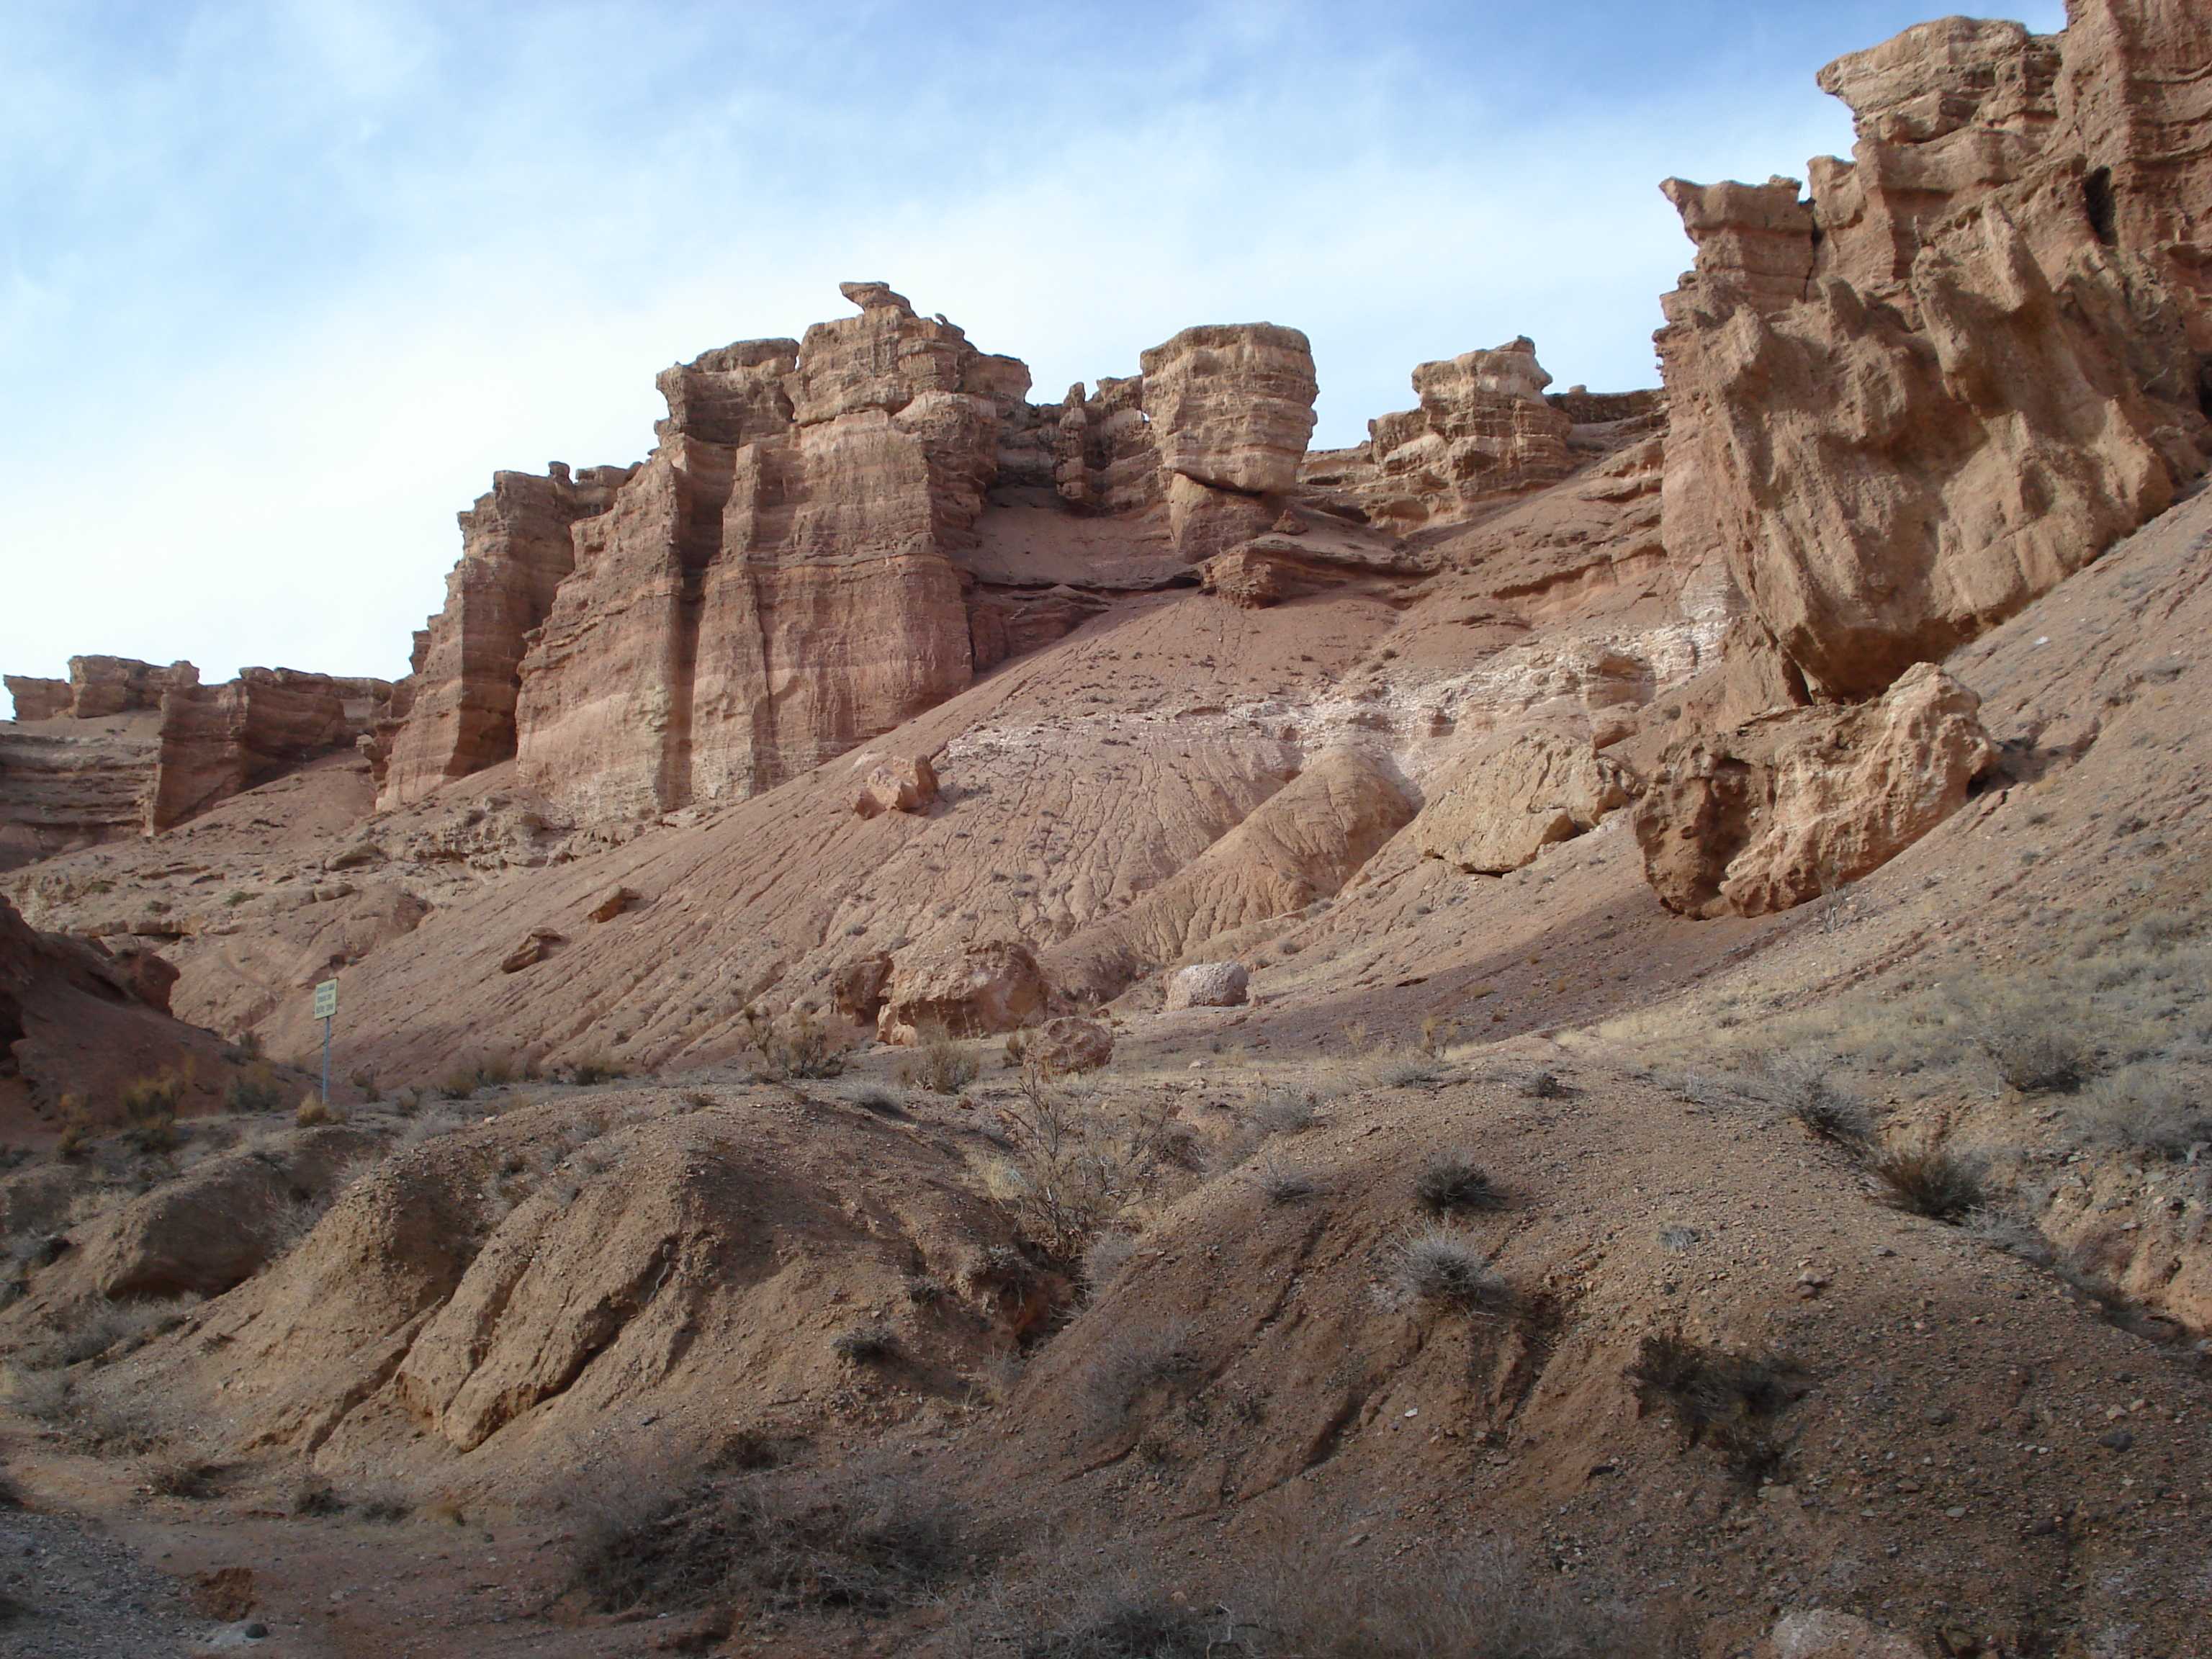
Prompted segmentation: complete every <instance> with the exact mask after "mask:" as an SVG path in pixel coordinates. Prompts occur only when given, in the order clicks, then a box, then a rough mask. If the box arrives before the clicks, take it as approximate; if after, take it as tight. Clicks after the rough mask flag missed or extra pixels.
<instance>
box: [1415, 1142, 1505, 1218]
mask: <svg viewBox="0 0 2212 1659" xmlns="http://www.w3.org/2000/svg"><path fill="white" fill-rule="evenodd" d="M1413 1201H1414V1202H1415V1203H1417V1204H1419V1206H1421V1207H1422V1208H1423V1209H1425V1210H1428V1211H1431V1212H1433V1213H1436V1214H1438V1215H1443V1214H1445V1213H1447V1212H1464V1211H1473V1210H1495V1209H1498V1208H1500V1207H1502V1206H1504V1202H1505V1194H1504V1192H1502V1191H1501V1190H1500V1189H1499V1188H1498V1183H1497V1182H1494V1181H1492V1179H1491V1178H1490V1176H1489V1175H1488V1173H1487V1172H1486V1171H1485V1170H1484V1169H1483V1168H1482V1166H1481V1165H1480V1164H1477V1163H1476V1162H1475V1161H1474V1159H1473V1158H1468V1157H1467V1156H1466V1155H1465V1154H1463V1153H1460V1154H1452V1155H1449V1156H1446V1157H1442V1158H1431V1159H1430V1160H1429V1162H1428V1163H1426V1164H1424V1165H1422V1167H1421V1170H1420V1172H1419V1174H1418V1175H1416V1176H1414V1177H1413Z"/></svg>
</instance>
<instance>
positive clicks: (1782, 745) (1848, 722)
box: [1632, 663, 1996, 916]
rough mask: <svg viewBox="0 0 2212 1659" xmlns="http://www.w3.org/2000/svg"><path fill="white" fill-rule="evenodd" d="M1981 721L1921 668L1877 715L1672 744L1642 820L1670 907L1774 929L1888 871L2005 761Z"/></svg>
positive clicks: (1789, 713)
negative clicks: (1796, 911) (1777, 919)
mask: <svg viewBox="0 0 2212 1659" xmlns="http://www.w3.org/2000/svg"><path fill="white" fill-rule="evenodd" d="M1980 708H1981V702H1980V699H1979V698H1978V697H1976V696H1974V694H1973V693H1972V691H1969V690H1967V689H1966V687H1965V686H1963V685H1961V684H1959V682H1958V681H1956V680H1954V679H1953V678H1951V677H1950V676H1949V675H1948V674H1947V673H1945V672H1944V671H1942V669H1940V668H1937V667H1936V666H1934V665H1932V664H1928V663H1920V664H1917V665H1914V666H1913V667H1911V668H1910V669H1907V670H1906V671H1905V673H1904V674H1902V675H1901V676H1899V678H1898V681H1897V683H1896V684H1894V685H1893V686H1891V687H1890V689H1889V690H1888V691H1887V692H1886V693H1885V694H1884V695H1883V696H1881V697H1880V698H1879V699H1877V700H1876V701H1875V702H1870V703H1865V704H1862V705H1860V706H1859V707H1857V708H1848V709H1833V708H1808V709H1787V710H1778V711H1776V712H1774V713H1771V714H1763V715H1760V716H1759V717H1758V718H1756V719H1754V720H1751V721H1749V722H1748V723H1747V724H1745V725H1743V726H1737V727H1736V728H1735V729H1734V730H1733V731H1729V732H1719V733H1717V734H1715V735H1713V736H1711V737H1705V736H1699V737H1693V738H1687V739H1685V740H1684V741H1682V742H1680V743H1677V744H1673V745H1672V746H1670V747H1669V748H1668V750H1667V751H1666V753H1665V754H1664V755H1662V757H1661V760H1660V770H1659V772H1658V774H1657V775H1656V776H1655V777H1654V778H1653V780H1652V781H1651V787H1650V789H1649V790H1648V791H1647V792H1646V793H1645V794H1644V799H1643V800H1642V802H1641V803H1639V804H1638V807H1637V809H1636V816H1635V817H1634V819H1633V820H1632V822H1633V823H1634V825H1635V829H1636V842H1637V845H1638V847H1640V848H1642V849H1643V852H1644V870H1645V873H1646V874H1647V876H1648V877H1649V878H1650V882H1651V885H1652V887H1653V889H1654V890H1656V892H1657V893H1658V895H1659V898H1660V902H1662V903H1663V904H1665V905H1666V907H1667V908H1668V909H1670V910H1674V911H1679V912H1680V914H1682V915H1688V916H1719V915H1739V916H1756V915H1765V914H1767V913H1768V912H1770V911H1775V910H1787V909H1789V908H1790V907H1792V906H1793V905H1797V904H1802V903H1803V902H1805V901H1806V900H1808V899H1810V898H1816V897H1818V896H1820V894H1822V893H1825V892H1832V891H1833V890H1836V889H1837V888H1838V887H1841V886H1843V885H1844V884H1845V883H1847V882H1852V881H1857V879H1858V878H1860V877H1861V876H1863V875H1865V874H1866V873H1867V872H1869V871H1870V870H1873V869H1875V868H1877V867H1879V866H1881V865H1883V864H1885V863H1887V862H1888V860H1891V859H1893V858H1894V857H1895V856H1896V855H1897V854H1899V853H1900V852H1902V851H1903V850H1904V849H1905V848H1907V847H1910V846H1911V844H1912V843H1913V842H1916V841H1917V840H1919V839H1920V837H1921V836H1924V835H1926V834H1927V833H1928V832H1929V830H1930V829H1934V828H1935V827H1936V825H1937V824H1939V823H1942V821H1943V820H1944V819H1945V818H1947V817H1949V816H1950V815H1951V814H1952V813H1954V812H1955V811H1958V810H1959V807H1960V805H1961V804H1963V803H1964V802H1965V800H1966V786H1967V785H1968V784H1969V783H1971V782H1972V781H1973V779H1974V778H1975V777H1977V776H1978V775H1980V774H1981V773H1983V772H1984V771H1986V770H1987V769H1989V768H1990V765H1991V763H1994V762H1995V760H1996V746H1995V745H1994V744H1991V743H1990V739H1989V737H1988V735H1987V733H1985V732H1984V731H1983V730H1982V726H1981V721H1980V720H1979V718H1978V714H1979V711H1980Z"/></svg>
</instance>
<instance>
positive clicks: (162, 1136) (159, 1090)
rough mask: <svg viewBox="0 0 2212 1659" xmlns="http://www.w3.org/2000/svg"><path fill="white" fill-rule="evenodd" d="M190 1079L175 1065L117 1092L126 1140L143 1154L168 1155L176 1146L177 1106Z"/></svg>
mask: <svg viewBox="0 0 2212 1659" xmlns="http://www.w3.org/2000/svg"><path fill="white" fill-rule="evenodd" d="M190 1086H191V1079H188V1078H187V1077H186V1076H185V1073H182V1072H180V1071H179V1070H178V1069H177V1068H176V1067H175V1066H163V1067H162V1068H161V1070H160V1071H158V1072H156V1073H154V1075H153V1076H151V1077H142V1078H139V1079H136V1080H135V1081H133V1082H130V1083H126V1084H125V1085H123V1087H122V1089H121V1090H120V1091H118V1093H117V1095H116V1097H115V1099H116V1103H117V1104H118V1106H120V1107H121V1108H122V1109H123V1123H124V1127H123V1139H124V1141H125V1144H126V1145H129V1146H132V1147H135V1148H136V1149H137V1150H138V1151H139V1152H167V1151H169V1150H170V1149H171V1148H172V1147H173V1146H175V1145H176V1144H177V1107H178V1104H179V1103H180V1102H181V1101H182V1100H183V1099H184V1097H185V1090H186V1089H187V1088H188V1087H190Z"/></svg>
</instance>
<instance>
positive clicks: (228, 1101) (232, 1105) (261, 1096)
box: [222, 1060, 284, 1112]
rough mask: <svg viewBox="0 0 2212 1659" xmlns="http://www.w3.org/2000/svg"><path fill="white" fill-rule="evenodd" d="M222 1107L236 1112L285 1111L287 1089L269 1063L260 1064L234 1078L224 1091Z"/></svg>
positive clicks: (249, 1067)
mask: <svg viewBox="0 0 2212 1659" xmlns="http://www.w3.org/2000/svg"><path fill="white" fill-rule="evenodd" d="M222 1103H223V1106H224V1108H225V1109H226V1110H228V1111H233V1112H275V1111H281V1110H282V1109H283V1105H284V1085H283V1082H282V1081H281V1080H280V1079H278V1078H277V1075H276V1073H275V1072H274V1071H272V1070H270V1067H269V1066H268V1065H267V1063H266V1062H265V1061H262V1060H255V1061H253V1062H252V1064H251V1065H248V1066H244V1067H242V1068H240V1070H239V1071H237V1072H234V1073H232V1074H231V1079H230V1081H229V1083H228V1085H225V1086H224V1089H223V1091H222Z"/></svg>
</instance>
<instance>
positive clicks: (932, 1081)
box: [898, 1025, 980, 1095]
mask: <svg viewBox="0 0 2212 1659" xmlns="http://www.w3.org/2000/svg"><path fill="white" fill-rule="evenodd" d="M916 1038H917V1040H916V1042H915V1045H914V1053H913V1054H912V1055H911V1056H910V1057H909V1058H908V1059H907V1060H904V1061H902V1063H901V1064H900V1066H899V1069H898V1080H899V1081H900V1082H901V1083H902V1084H904V1085H906V1086H907V1087H908V1088H918V1089H927V1090H928V1091H930V1092H931V1093H932V1094H939V1095H957V1094H958V1093H959V1092H960V1091H962V1090H963V1089H964V1088H966V1087H967V1086H968V1085H969V1084H971V1083H973V1082H974V1081H975V1074H976V1073H977V1071H978V1070H979V1069H980V1068H979V1066H977V1064H976V1060H975V1055H973V1054H969V1052H968V1051H967V1050H966V1049H965V1048H962V1047H961V1046H960V1044H959V1043H957V1042H955V1041H953V1039H952V1036H951V1034H950V1033H949V1032H947V1031H946V1030H945V1028H944V1027H943V1026H942V1025H930V1026H925V1027H923V1028H921V1030H920V1031H919V1032H917V1034H916Z"/></svg>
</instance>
